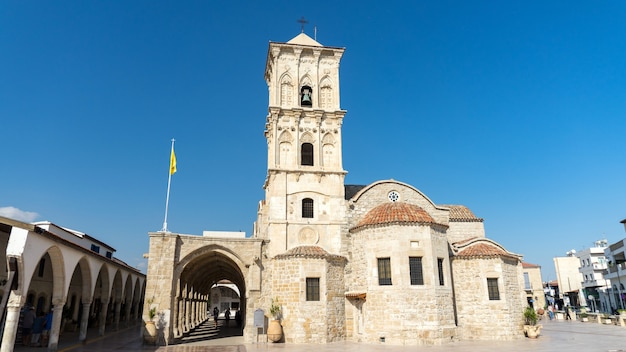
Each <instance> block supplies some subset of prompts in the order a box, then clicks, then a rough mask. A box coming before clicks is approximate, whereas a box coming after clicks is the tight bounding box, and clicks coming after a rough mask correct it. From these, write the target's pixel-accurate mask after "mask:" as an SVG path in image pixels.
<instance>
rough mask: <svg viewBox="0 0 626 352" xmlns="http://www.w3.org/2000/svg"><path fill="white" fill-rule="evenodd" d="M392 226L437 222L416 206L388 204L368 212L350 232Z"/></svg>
mask: <svg viewBox="0 0 626 352" xmlns="http://www.w3.org/2000/svg"><path fill="white" fill-rule="evenodd" d="M392 224H396V225H398V224H403V225H411V224H436V222H435V220H434V219H433V218H432V217H431V216H430V215H429V214H428V213H427V212H426V210H424V209H422V208H420V207H419V206H417V205H415V204H409V203H404V202H387V203H383V204H381V205H379V206H377V207H375V208H374V209H372V210H370V211H369V212H367V214H365V216H364V217H363V219H361V221H360V222H359V223H358V224H357V225H356V226H355V227H353V228H352V229H350V232H352V231H358V230H361V229H363V228H366V227H371V226H381V225H392Z"/></svg>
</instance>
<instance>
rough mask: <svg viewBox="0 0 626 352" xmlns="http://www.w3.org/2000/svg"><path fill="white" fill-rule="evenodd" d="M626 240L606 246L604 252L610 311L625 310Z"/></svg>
mask: <svg viewBox="0 0 626 352" xmlns="http://www.w3.org/2000/svg"><path fill="white" fill-rule="evenodd" d="M625 251H626V238H625V239H621V240H619V241H617V242H615V243H613V244H611V245H609V246H608V248H606V249H605V250H604V255H605V256H606V260H607V270H606V273H605V274H604V277H605V278H607V279H609V280H610V283H609V285H610V288H609V289H608V292H609V295H610V300H611V303H610V304H611V308H612V309H611V310H613V309H625V308H626V302H625V298H626V297H625V296H624V295H625V294H626V290H625V289H624V283H625V282H626V270H625V269H626V256H625Z"/></svg>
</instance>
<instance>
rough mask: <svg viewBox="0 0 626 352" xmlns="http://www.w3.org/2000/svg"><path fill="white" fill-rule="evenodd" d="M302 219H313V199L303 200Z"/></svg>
mask: <svg viewBox="0 0 626 352" xmlns="http://www.w3.org/2000/svg"><path fill="white" fill-rule="evenodd" d="M302 217H303V218H309V219H312V218H313V199H311V198H304V199H303V200H302Z"/></svg>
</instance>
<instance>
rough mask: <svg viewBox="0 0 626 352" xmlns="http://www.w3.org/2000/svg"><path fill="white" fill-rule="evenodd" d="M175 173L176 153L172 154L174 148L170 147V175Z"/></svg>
mask: <svg viewBox="0 0 626 352" xmlns="http://www.w3.org/2000/svg"><path fill="white" fill-rule="evenodd" d="M175 173H176V154H174V148H172V155H171V156H170V175H173V174H175Z"/></svg>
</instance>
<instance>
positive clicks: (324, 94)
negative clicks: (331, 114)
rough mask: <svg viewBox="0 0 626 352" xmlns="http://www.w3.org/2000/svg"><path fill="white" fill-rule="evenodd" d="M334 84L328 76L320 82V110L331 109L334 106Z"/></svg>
mask: <svg viewBox="0 0 626 352" xmlns="http://www.w3.org/2000/svg"><path fill="white" fill-rule="evenodd" d="M333 100H334V99H333V83H332V81H331V79H330V77H328V76H324V77H323V78H322V80H321V81H320V98H319V101H320V108H322V109H329V108H331V107H332V106H333Z"/></svg>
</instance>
